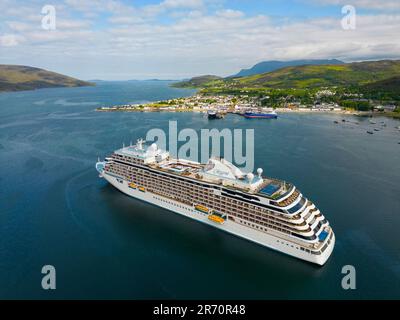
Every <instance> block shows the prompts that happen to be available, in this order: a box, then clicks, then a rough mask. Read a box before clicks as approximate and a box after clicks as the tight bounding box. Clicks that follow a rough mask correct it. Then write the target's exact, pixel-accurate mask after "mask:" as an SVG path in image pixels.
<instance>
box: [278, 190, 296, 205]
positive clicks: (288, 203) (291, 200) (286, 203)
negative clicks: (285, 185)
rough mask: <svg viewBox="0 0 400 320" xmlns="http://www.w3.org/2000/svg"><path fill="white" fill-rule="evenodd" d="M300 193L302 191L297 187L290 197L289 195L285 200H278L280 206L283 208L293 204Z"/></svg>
mask: <svg viewBox="0 0 400 320" xmlns="http://www.w3.org/2000/svg"><path fill="white" fill-rule="evenodd" d="M299 195H300V192H299V191H298V190H297V189H296V190H295V191H294V192H293V193H292V194H291V195H290V197H288V198H287V199H285V200H283V201H281V202H278V206H279V207H282V208H283V207H287V206H289V205H291V204H292V203H293V202H295V201H296V199H297V198H298V197H299Z"/></svg>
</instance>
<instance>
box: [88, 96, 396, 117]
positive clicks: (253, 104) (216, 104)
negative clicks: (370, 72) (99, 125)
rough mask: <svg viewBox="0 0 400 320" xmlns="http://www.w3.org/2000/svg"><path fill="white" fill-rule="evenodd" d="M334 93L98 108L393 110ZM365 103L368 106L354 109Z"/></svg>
mask: <svg viewBox="0 0 400 320" xmlns="http://www.w3.org/2000/svg"><path fill="white" fill-rule="evenodd" d="M334 95H335V93H334V92H332V91H330V90H320V91H318V92H317V93H315V95H314V99H312V100H311V101H309V102H308V103H305V102H304V101H302V99H296V97H295V96H293V95H287V96H281V97H279V98H278V99H276V97H271V96H269V95H264V96H260V95H247V94H241V95H209V94H203V93H201V92H200V93H197V94H195V95H193V96H190V97H184V98H177V99H170V100H164V101H157V102H150V103H146V104H125V105H115V106H110V107H109V106H103V107H99V108H97V109H96V110H97V111H106V112H107V111H125V112H138V111H139V112H160V111H164V112H208V111H210V110H213V111H216V112H218V113H221V114H226V113H236V114H243V113H245V112H246V111H249V110H253V111H258V112H267V111H271V110H277V111H279V112H335V113H348V114H364V113H395V111H396V105H394V104H384V105H382V104H380V102H379V101H371V100H368V99H363V98H362V95H359V94H346V95H345V97H346V100H343V101H342V103H340V101H339V103H338V102H335V101H334V99H332V97H334ZM366 104H368V105H369V106H371V107H369V108H365V109H362V108H357V107H358V106H359V105H366Z"/></svg>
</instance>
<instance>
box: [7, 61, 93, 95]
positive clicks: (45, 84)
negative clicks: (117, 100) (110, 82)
mask: <svg viewBox="0 0 400 320" xmlns="http://www.w3.org/2000/svg"><path fill="white" fill-rule="evenodd" d="M93 85H95V84H94V83H91V82H87V81H82V80H78V79H75V78H72V77H68V76H65V75H62V74H59V73H55V72H51V71H47V70H44V69H39V68H34V67H29V66H19V65H2V64H0V92H4V91H22V90H35V89H42V88H58V87H83V86H93Z"/></svg>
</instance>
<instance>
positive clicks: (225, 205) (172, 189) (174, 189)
mask: <svg viewBox="0 0 400 320" xmlns="http://www.w3.org/2000/svg"><path fill="white" fill-rule="evenodd" d="M124 167H125V166H124ZM113 171H114V170H113ZM115 171H116V173H120V174H124V173H126V170H124V169H122V170H118V169H117V170H115ZM144 176H145V177H146V178H148V179H143V175H140V176H138V177H137V179H134V180H136V182H138V184H140V185H144V186H146V185H148V186H152V183H151V182H154V179H155V178H156V177H151V174H145V175H144ZM129 178H131V180H133V179H132V178H133V176H129ZM157 178H158V177H157ZM146 180H148V181H146ZM168 180H170V179H168ZM174 182H175V181H174ZM157 184H159V185H161V186H162V187H163V188H164V189H166V190H167V192H168V193H169V194H173V195H174V196H182V194H179V191H183V194H185V193H186V194H187V195H186V196H185V198H193V200H195V201H196V202H204V203H206V204H207V205H209V206H213V207H215V206H217V207H218V208H221V209H222V210H223V211H227V210H231V209H235V210H236V211H239V212H241V213H242V214H248V213H249V211H250V210H252V211H253V212H254V213H257V214H258V215H265V216H268V218H269V219H271V218H272V219H275V218H277V220H279V221H280V223H281V224H282V225H284V226H288V227H290V228H294V229H296V230H303V231H305V230H306V228H307V226H306V223H305V222H304V220H303V221H299V223H297V224H295V223H293V222H294V221H291V222H292V223H288V222H287V220H283V219H281V218H280V217H279V216H278V217H275V216H276V215H277V214H276V213H275V212H273V211H268V210H266V209H262V208H260V207H257V206H253V205H250V204H247V203H240V202H239V201H237V200H233V201H232V200H231V199H227V198H225V199H224V198H222V199H223V200H222V201H221V200H220V201H219V202H216V201H215V197H218V198H220V197H219V196H214V195H213V193H212V191H208V190H199V188H197V190H196V191H197V192H190V191H189V192H188V190H185V188H183V187H180V186H171V184H170V183H169V182H168V183H166V182H162V181H161V183H159V182H157ZM173 184H176V183H173ZM157 189H158V188H157ZM193 189H194V188H193ZM185 191H186V192H185ZM204 192H206V195H204ZM195 193H197V195H195ZM207 193H208V195H207ZM235 203H236V204H235ZM271 215H274V216H271ZM278 215H279V214H278Z"/></svg>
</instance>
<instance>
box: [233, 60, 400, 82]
mask: <svg viewBox="0 0 400 320" xmlns="http://www.w3.org/2000/svg"><path fill="white" fill-rule="evenodd" d="M398 75H400V61H373V62H359V63H349V64H345V65H323V66H311V65H308V66H299V67H287V68H283V69H279V70H276V71H273V72H268V73H263V74H258V75H253V76H249V77H243V78H238V79H234V80H232V81H231V82H230V84H231V85H233V86H235V87H253V86H255V87H269V88H312V87H330V86H362V85H366V84H368V83H372V82H375V81H381V80H384V79H389V78H392V77H395V76H398Z"/></svg>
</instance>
